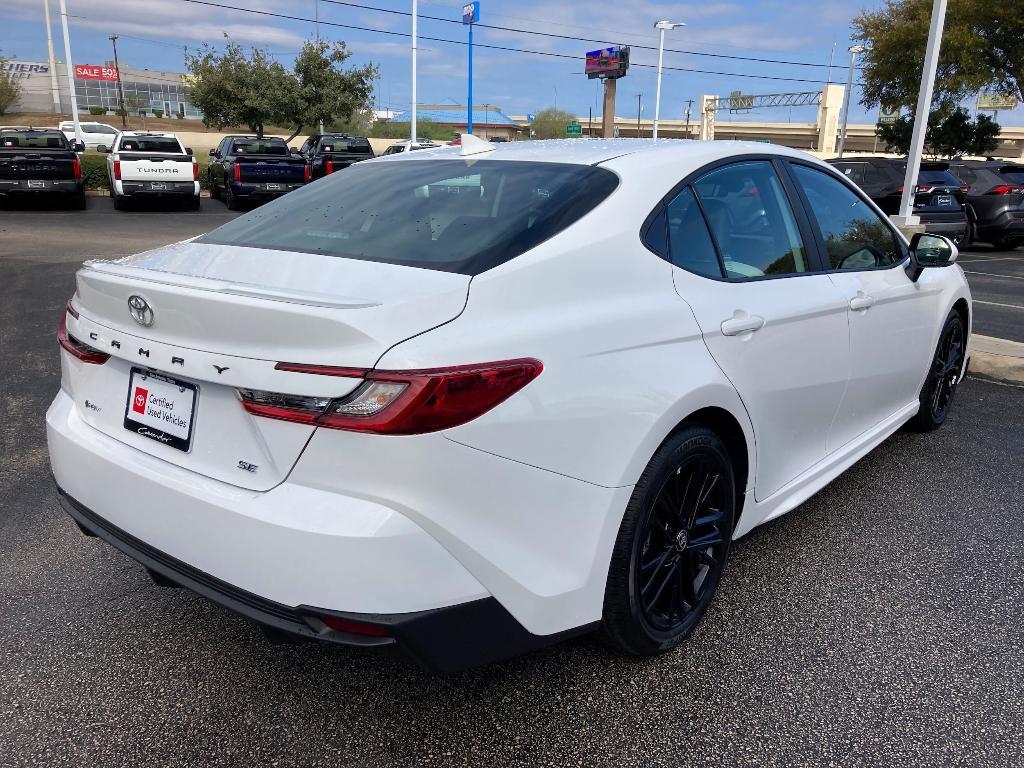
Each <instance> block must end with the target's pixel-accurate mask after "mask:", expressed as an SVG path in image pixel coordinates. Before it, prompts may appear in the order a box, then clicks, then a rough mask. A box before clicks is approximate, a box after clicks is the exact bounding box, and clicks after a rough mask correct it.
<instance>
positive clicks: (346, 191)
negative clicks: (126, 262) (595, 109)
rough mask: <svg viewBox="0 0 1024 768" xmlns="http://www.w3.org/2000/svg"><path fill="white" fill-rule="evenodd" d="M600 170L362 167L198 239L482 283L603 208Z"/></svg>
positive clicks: (612, 181)
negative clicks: (481, 277)
mask: <svg viewBox="0 0 1024 768" xmlns="http://www.w3.org/2000/svg"><path fill="white" fill-rule="evenodd" d="M618 183H619V180H618V177H617V176H616V175H615V174H614V173H612V172H611V171H609V170H607V169H604V168H595V167H593V166H587V165H570V164H566V163H531V162H522V161H501V160H474V159H472V158H470V159H466V160H463V159H461V158H459V159H444V160H408V161H405V160H403V161H399V162H389V163H357V164H356V165H353V166H351V167H350V168H347V169H346V170H345V171H344V172H343V173H337V174H331V175H330V176H327V177H326V178H325V179H324V180H323V181H320V182H317V183H316V184H312V185H310V186H308V187H304V188H303V189H300V190H297V191H295V192H290V193H289V194H288V195H286V196H285V197H282V198H280V199H279V200H277V201H275V202H273V203H269V204H268V205H265V206H263V207H261V208H257V209H256V210H254V211H252V212H250V213H248V214H246V215H245V216H241V217H240V218H237V219H235V220H234V221H231V222H229V223H227V224H225V225H224V226H222V227H219V228H218V229H215V230H213V231H212V232H210V233H209V234H207V235H205V236H203V237H202V238H200V239H199V242H207V243H218V244H221V245H239V246H249V247H254V248H271V249H277V250H284V251H300V252H304V253H320V254H324V255H326V256H339V257H342V258H348V259H359V260H362V261H377V262H384V263H388V264H403V265H407V266H411V267H422V268H424V269H435V270H439V271H443V272H458V273H461V274H465V275H476V274H479V273H481V272H484V271H486V270H488V269H491V268H492V267H495V266H497V265H499V264H502V263H504V262H506V261H508V260H509V259H513V258H515V257H516V256H518V255H519V254H521V253H525V252H526V251H528V250H530V249H531V248H533V247H534V246H536V245H539V244H540V243H542V242H544V241H545V240H547V239H548V238H550V237H552V236H554V235H556V234H558V233H559V232H561V231H562V230H564V229H565V228H567V227H569V226H570V225H572V224H573V223H574V222H576V221H577V220H578V219H580V217H582V216H584V215H585V214H587V213H588V212H590V211H591V210H593V209H594V208H595V207H596V206H597V205H598V204H600V203H601V202H602V201H603V200H604V199H605V198H607V197H608V196H609V195H610V194H611V193H612V191H613V190H614V189H615V188H616V187H617V186H618Z"/></svg>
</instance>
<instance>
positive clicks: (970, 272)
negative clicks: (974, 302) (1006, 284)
mask: <svg viewBox="0 0 1024 768" xmlns="http://www.w3.org/2000/svg"><path fill="white" fill-rule="evenodd" d="M964 272H966V273H967V274H968V275H985V276H986V277H1005V278H1007V279H1008V280H1024V277H1021V276H1020V275H997V274H996V273H995V272H974V271H973V270H970V269H965V270H964Z"/></svg>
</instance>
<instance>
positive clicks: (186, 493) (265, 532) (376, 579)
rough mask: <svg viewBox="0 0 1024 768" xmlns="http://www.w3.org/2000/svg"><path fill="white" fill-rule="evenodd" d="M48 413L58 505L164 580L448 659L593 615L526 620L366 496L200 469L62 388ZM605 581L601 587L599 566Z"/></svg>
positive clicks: (279, 622)
mask: <svg viewBox="0 0 1024 768" xmlns="http://www.w3.org/2000/svg"><path fill="white" fill-rule="evenodd" d="M46 422H47V442H48V446H49V452H50V462H51V467H52V471H53V476H54V479H55V481H56V483H57V486H58V489H59V491H60V499H61V505H62V506H63V508H64V509H65V510H66V511H67V512H68V514H69V515H71V517H73V518H74V519H75V520H76V521H77V522H78V524H79V525H80V526H81V527H82V528H83V529H85V530H87V531H89V532H91V533H93V534H95V535H97V536H99V537H100V538H103V539H104V540H106V541H108V542H110V543H111V544H113V545H114V546H115V547H117V548H118V549H120V550H121V551H122V552H124V553H125V554H127V555H129V556H130V557H132V558H134V559H135V560H138V561H139V562H141V563H143V564H144V565H145V566H146V567H147V568H149V569H150V570H151V571H152V572H155V573H157V574H159V575H160V576H161V577H163V578H164V579H167V580H170V581H173V582H175V583H178V584H181V585H183V586H185V587H188V588H189V589H192V590H193V591H195V592H197V593H199V594H202V595H204V596H206V597H207V598H209V599H211V600H214V601H215V602H218V603H220V604H221V605H224V606H225V607H227V608H229V609H231V610H234V611H236V612H238V613H241V614H243V615H245V616H248V617H250V618H252V619H255V620H256V621H259V622H261V623H263V624H265V625H268V626H271V627H274V628H276V629H278V630H283V631H285V632H289V633H292V634H294V635H298V636H302V637H308V638H316V639H320V640H326V641H329V642H335V643H341V644H346V645H354V646H379V647H392V646H393V647H394V650H399V651H404V652H406V653H407V654H409V655H410V656H412V657H413V658H415V659H416V660H417V661H418V662H420V663H421V664H423V665H424V666H427V667H429V668H431V669H435V670H440V671H451V670H455V669H459V668H463V667H466V666H473V665H476V664H481V663H486V662H489V661H493V660H497V659H501V658H505V657H507V656H511V655H515V654H517V653H521V652H523V651H526V650H529V649H532V648H536V647H541V646H543V645H546V644H548V643H551V642H554V641H555V640H558V639H560V638H561V637H564V636H567V635H571V634H576V633H579V632H584V631H587V630H588V629H590V628H591V627H590V626H588V625H587V624H586V623H585V622H573V625H567V626H566V627H565V628H564V630H559V631H553V632H550V633H537V632H530V631H529V630H528V629H527V628H526V627H525V626H524V622H523V621H521V620H519V619H518V618H517V617H516V616H515V615H514V614H513V613H512V612H511V611H510V610H509V609H508V608H506V607H504V606H505V601H504V600H502V601H501V602H499V600H498V599H495V597H494V596H492V595H493V593H492V592H491V591H489V590H488V589H487V588H486V587H484V586H483V585H482V584H481V582H480V581H479V580H478V579H477V578H475V576H474V575H472V574H471V573H470V572H469V570H467V568H466V567H464V566H463V564H462V562H460V560H458V559H456V557H455V556H454V555H453V554H451V552H450V551H449V549H448V548H447V547H445V546H442V544H440V543H439V542H438V540H437V538H436V537H435V536H433V535H431V534H430V533H428V532H427V531H426V530H424V528H422V527H421V526H420V525H418V524H417V523H416V522H414V521H413V520H412V519H410V517H408V516H407V515H405V514H402V513H401V512H399V511H398V510H397V509H395V508H392V507H391V506H388V505H386V504H383V503H380V502H377V501H371V500H369V498H368V497H366V496H363V497H359V496H357V495H351V496H346V495H343V494H341V493H339V492H337V491H331V490H327V489H325V488H323V485H327V484H328V483H323V484H321V486H320V487H314V484H313V483H307V484H301V483H299V482H293V481H290V480H289V481H286V482H284V483H281V484H280V485H278V486H276V487H274V488H273V489H271V490H270V491H266V492H257V491H249V490H246V489H242V488H239V487H236V486H233V485H229V484H227V483H223V482H220V481H216V480H212V479H210V478H206V477H203V476H201V475H197V474H196V473H194V472H191V471H188V470H185V469H183V468H180V467H177V466H174V465H173V464H170V463H168V462H166V461H163V460H161V459H157V458H155V457H153V456H150V455H149V454H147V453H144V452H142V451H139V450H137V449H135V448H132V447H130V446H128V445H125V444H123V443H121V442H119V441H118V440H116V439H114V438H112V437H110V436H108V435H105V434H103V433H101V432H99V431H98V430H96V429H94V428H93V427H91V426H89V425H88V424H86V423H85V422H84V421H83V420H82V419H81V418H80V416H79V414H78V409H77V408H76V406H75V404H74V402H73V400H72V398H71V396H70V395H68V394H67V393H66V392H64V391H61V392H60V393H59V394H58V395H57V398H56V399H55V400H54V402H53V404H52V405H51V406H50V409H49V410H48V412H47V417H46ZM441 439H442V440H443V438H441ZM445 442H448V441H445ZM459 450H469V449H459ZM489 460H490V461H501V462H505V463H508V464H510V465H511V464H512V463H511V462H507V461H506V460H502V459H495V458H490V459H489ZM335 462H337V457H335ZM513 466H515V465H513ZM533 471H536V470H533ZM558 501H559V500H553V502H558ZM496 506H500V505H496ZM468 522H469V523H470V524H477V523H478V521H474V520H470V521H468ZM495 543H496V544H497V545H501V541H500V540H499V541H496V542H495ZM525 565H526V566H527V567H529V565H530V564H528V563H527V564H525ZM533 570H534V571H535V570H537V569H536V568H533ZM601 580H602V584H601V587H602V591H603V573H602V575H601ZM564 613H565V612H564V611H563V612H562V615H564ZM325 615H330V616H337V617H341V618H343V619H346V620H349V621H355V622H359V623H361V624H369V625H373V626H379V627H384V628H385V629H386V630H387V634H386V635H385V636H383V637H372V636H371V637H366V636H363V635H360V634H358V633H355V634H353V633H349V632H339V631H337V630H332V629H329V628H328V627H327V626H326V625H325V624H324V623H323V621H321V620H320V618H318V617H323V616H325ZM598 616H599V614H598Z"/></svg>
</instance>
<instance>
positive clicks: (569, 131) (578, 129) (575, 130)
mask: <svg viewBox="0 0 1024 768" xmlns="http://www.w3.org/2000/svg"><path fill="white" fill-rule="evenodd" d="M565 135H566V136H582V135H583V126H582V125H580V124H579V123H578V122H576V121H575V120H573V121H572V122H571V123H569V124H568V125H567V126H565Z"/></svg>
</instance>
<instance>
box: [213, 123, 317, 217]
mask: <svg viewBox="0 0 1024 768" xmlns="http://www.w3.org/2000/svg"><path fill="white" fill-rule="evenodd" d="M210 157H211V160H210V165H209V168H208V170H207V173H208V174H209V176H208V181H209V184H210V197H212V198H214V199H215V200H221V199H223V200H224V202H225V203H226V204H227V206H228V209H229V210H232V211H236V210H238V209H239V208H240V207H241V206H242V203H243V201H247V200H251V201H254V202H258V201H263V200H269V199H270V198H274V197H280V196H281V195H284V194H286V193H288V192H291V191H292V190H293V189H298V188H299V187H301V186H303V185H304V184H305V183H306V182H308V181H309V165H307V164H306V160H305V158H303V157H302V156H301V155H299V153H298V152H295V151H293V150H292V149H290V148H289V147H288V145H287V144H285V142H284V139H277V138H262V139H260V138H257V137H255V136H225V137H224V139H223V140H222V141H221V143H220V144H219V145H218V146H217V147H216V148H215V149H211V150H210Z"/></svg>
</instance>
